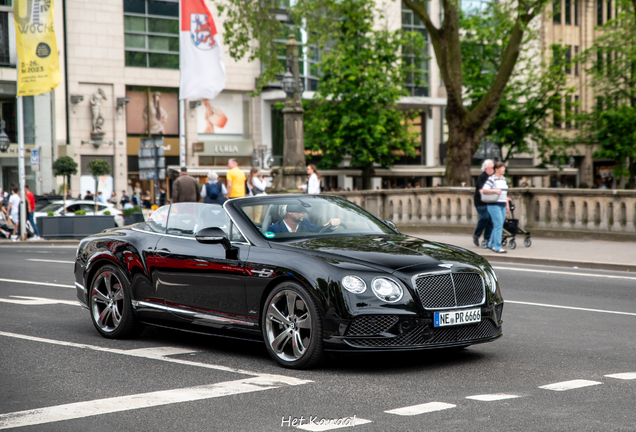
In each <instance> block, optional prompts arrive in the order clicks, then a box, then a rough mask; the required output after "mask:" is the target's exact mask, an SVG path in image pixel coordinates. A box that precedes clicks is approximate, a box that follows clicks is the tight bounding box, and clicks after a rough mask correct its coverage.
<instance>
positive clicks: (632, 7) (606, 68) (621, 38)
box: [580, 0, 636, 188]
mask: <svg viewBox="0 0 636 432" xmlns="http://www.w3.org/2000/svg"><path fill="white" fill-rule="evenodd" d="M616 3H617V5H616V6H617V10H618V15H617V16H616V17H615V18H614V19H611V20H608V21H607V22H606V23H605V24H604V25H602V26H600V27H598V30H600V32H599V33H600V35H599V36H598V37H597V38H596V39H595V40H594V44H593V45H592V47H591V48H590V49H588V50H586V51H585V52H584V53H583V54H582V57H581V60H582V61H583V62H584V63H585V64H587V65H588V68H587V73H588V75H589V76H590V86H591V88H592V89H593V91H594V95H595V97H596V105H595V107H594V108H593V109H591V110H589V111H588V112H586V113H583V114H582V117H581V122H582V125H583V127H582V128H581V137H580V138H581V140H582V141H583V142H586V143H587V144H590V145H598V149H597V151H596V152H595V153H594V157H595V158H607V159H611V160H613V161H615V165H614V179H615V180H616V178H619V179H621V187H625V186H626V178H629V184H628V185H627V186H628V187H630V188H632V187H634V176H636V121H635V119H636V0H633V1H630V0H617V2H616ZM615 186H616V185H615V184H614V185H613V187H615Z"/></svg>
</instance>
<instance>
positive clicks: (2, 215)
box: [0, 191, 11, 238]
mask: <svg viewBox="0 0 636 432" xmlns="http://www.w3.org/2000/svg"><path fill="white" fill-rule="evenodd" d="M1 194H2V192H1V191H0V195H1ZM3 201H4V198H3V199H2V201H0V234H2V235H3V237H5V238H11V228H10V227H9V223H10V222H9V214H8V213H7V210H6V209H5V208H4V205H3V204H4V202H3ZM5 228H6V230H5Z"/></svg>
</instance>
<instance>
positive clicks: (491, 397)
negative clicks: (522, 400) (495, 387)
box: [466, 393, 520, 402]
mask: <svg viewBox="0 0 636 432" xmlns="http://www.w3.org/2000/svg"><path fill="white" fill-rule="evenodd" d="M518 397H520V396H517V395H510V394H501V393H499V394H484V395H475V396H466V399H472V400H478V401H482V402H493V401H498V400H504V399H514V398H518Z"/></svg>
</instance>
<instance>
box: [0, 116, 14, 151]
mask: <svg viewBox="0 0 636 432" xmlns="http://www.w3.org/2000/svg"><path fill="white" fill-rule="evenodd" d="M4 125H5V123H4V120H2V121H1V123H0V151H1V152H2V153H6V152H7V150H9V146H10V145H11V140H9V136H8V135H7V133H6V132H5V131H4Z"/></svg>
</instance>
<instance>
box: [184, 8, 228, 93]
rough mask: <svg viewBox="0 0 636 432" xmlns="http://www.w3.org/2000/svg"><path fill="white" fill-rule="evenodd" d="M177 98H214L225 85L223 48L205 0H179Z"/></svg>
mask: <svg viewBox="0 0 636 432" xmlns="http://www.w3.org/2000/svg"><path fill="white" fill-rule="evenodd" d="M180 20H181V23H180V28H181V31H180V32H179V51H180V52H179V69H180V70H181V85H180V88H179V99H214V98H215V97H217V95H218V94H219V93H221V91H223V89H224V88H225V65H224V64H223V50H222V48H221V43H220V42H219V35H218V34H217V32H216V25H214V19H212V14H211V13H210V11H209V9H208V8H207V6H206V5H205V0H181V13H180Z"/></svg>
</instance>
